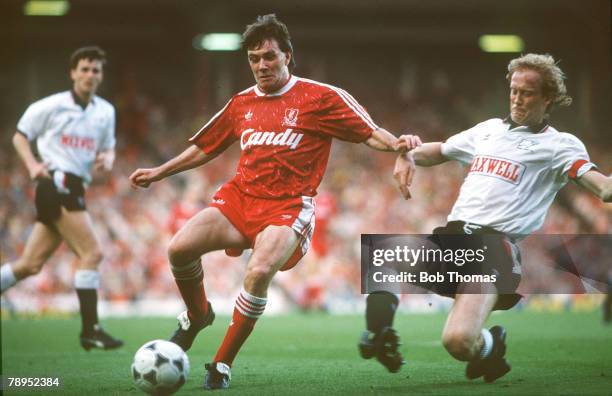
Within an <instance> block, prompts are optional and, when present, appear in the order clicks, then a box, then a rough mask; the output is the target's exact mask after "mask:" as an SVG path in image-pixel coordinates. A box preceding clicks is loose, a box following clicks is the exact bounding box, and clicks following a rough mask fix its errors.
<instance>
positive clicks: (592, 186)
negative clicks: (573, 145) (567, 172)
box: [576, 170, 612, 202]
mask: <svg viewBox="0 0 612 396" xmlns="http://www.w3.org/2000/svg"><path fill="white" fill-rule="evenodd" d="M576 182H577V183H578V185H580V186H581V187H582V188H584V189H586V190H588V191H590V192H592V193H593V194H595V195H596V196H598V197H599V198H601V200H602V201H604V202H612V175H610V176H604V175H603V174H601V173H599V172H597V171H594V170H590V171H588V172H586V173H585V174H584V175H582V176H581V177H579V178H578V180H577V181H576Z"/></svg>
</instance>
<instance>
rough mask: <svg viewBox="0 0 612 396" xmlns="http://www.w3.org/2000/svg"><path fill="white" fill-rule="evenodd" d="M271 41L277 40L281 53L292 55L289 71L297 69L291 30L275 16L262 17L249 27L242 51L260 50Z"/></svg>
mask: <svg viewBox="0 0 612 396" xmlns="http://www.w3.org/2000/svg"><path fill="white" fill-rule="evenodd" d="M269 39H274V40H276V42H277V43H278V47H279V48H280V50H281V51H283V52H289V53H290V54H291V60H290V61H289V71H291V72H292V71H293V69H294V68H295V56H293V45H291V36H290V35H289V29H287V25H285V24H284V23H282V22H281V21H279V20H278V18H276V15H275V14H268V15H263V16H262V15H260V16H258V17H257V19H256V20H255V22H253V23H252V24H250V25H247V27H246V29H245V31H244V33H242V49H243V50H245V51H248V50H250V49H255V48H258V47H259V46H261V45H262V44H263V43H264V42H265V41H266V40H269Z"/></svg>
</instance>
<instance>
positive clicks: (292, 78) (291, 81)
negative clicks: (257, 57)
mask: <svg viewBox="0 0 612 396" xmlns="http://www.w3.org/2000/svg"><path fill="white" fill-rule="evenodd" d="M296 82H297V77H296V76H290V77H289V81H287V83H286V84H285V85H283V87H282V88H281V89H279V90H278V91H274V92H270V93H265V92H263V91H261V90H260V89H259V87H258V86H257V84H256V85H255V93H256V94H257V96H281V95H282V94H284V93H287V92H288V91H289V90H290V89H291V88H293V86H294V85H295V83H296Z"/></svg>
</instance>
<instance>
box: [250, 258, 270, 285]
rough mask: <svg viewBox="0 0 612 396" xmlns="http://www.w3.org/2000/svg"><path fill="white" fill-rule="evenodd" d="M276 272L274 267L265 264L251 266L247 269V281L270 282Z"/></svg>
mask: <svg viewBox="0 0 612 396" xmlns="http://www.w3.org/2000/svg"><path fill="white" fill-rule="evenodd" d="M274 272H275V271H274V269H273V266H272V265H267V264H265V263H261V264H256V265H250V266H249V268H247V273H246V276H245V280H246V281H247V282H268V281H270V279H272V277H273V276H274Z"/></svg>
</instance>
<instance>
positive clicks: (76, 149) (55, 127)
mask: <svg viewBox="0 0 612 396" xmlns="http://www.w3.org/2000/svg"><path fill="white" fill-rule="evenodd" d="M17 130H18V131H19V132H21V133H23V134H24V135H25V136H26V137H27V138H28V140H30V141H33V140H36V146H37V148H38V152H39V154H40V157H41V158H42V160H43V161H45V162H47V163H49V169H51V170H60V171H63V172H70V173H73V174H75V175H77V176H80V177H81V178H83V180H84V181H85V182H86V183H89V182H90V181H91V168H92V166H93V163H94V161H95V158H96V154H97V153H98V152H100V151H104V150H110V149H113V148H114V147H115V108H114V107H113V105H111V104H110V103H109V102H107V101H106V100H104V99H102V98H101V97H99V96H94V97H93V99H92V100H91V102H89V104H88V105H87V107H85V109H83V108H82V107H81V106H80V105H79V104H77V103H76V102H75V100H74V98H73V96H72V92H71V91H65V92H60V93H57V94H54V95H51V96H47V97H46V98H43V99H41V100H39V101H36V102H34V103H32V104H31V105H30V106H29V107H28V108H27V110H26V111H25V113H24V114H23V116H22V117H21V119H20V120H19V123H18V124H17Z"/></svg>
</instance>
